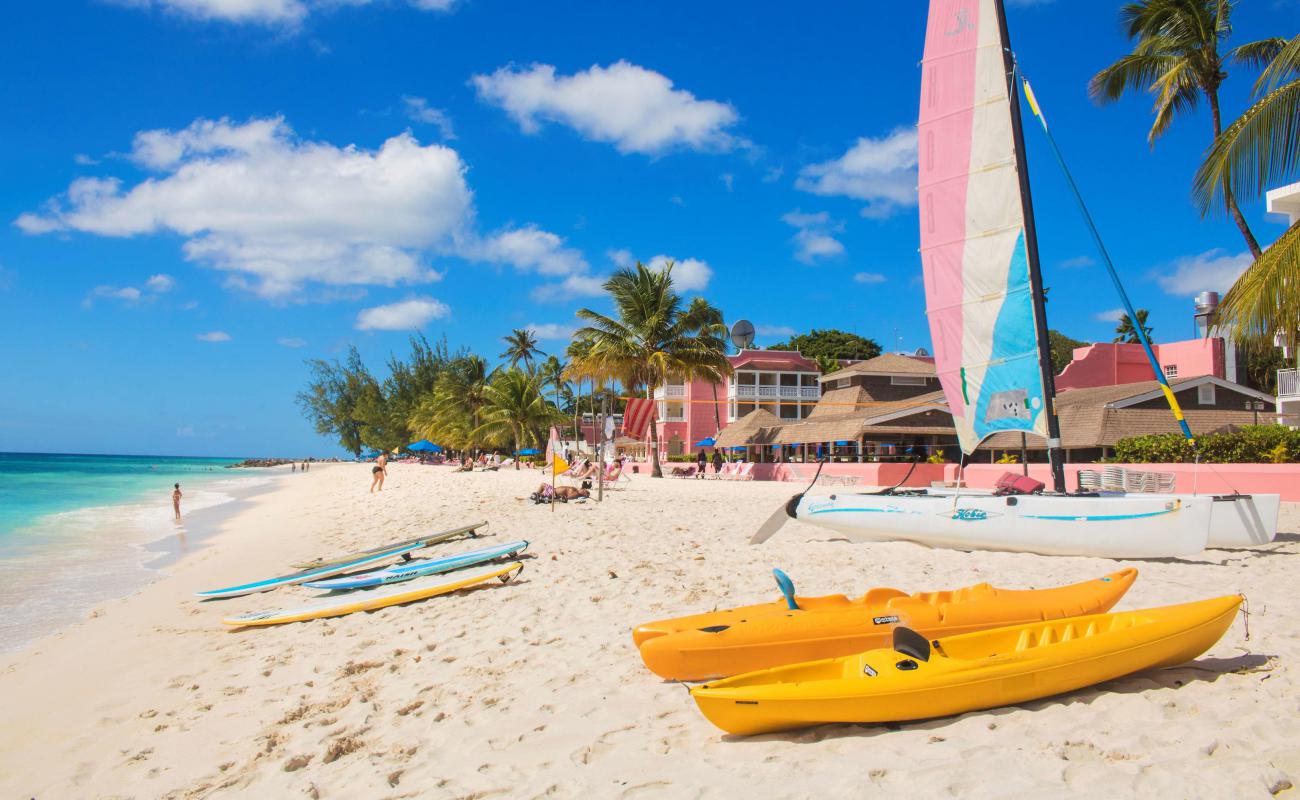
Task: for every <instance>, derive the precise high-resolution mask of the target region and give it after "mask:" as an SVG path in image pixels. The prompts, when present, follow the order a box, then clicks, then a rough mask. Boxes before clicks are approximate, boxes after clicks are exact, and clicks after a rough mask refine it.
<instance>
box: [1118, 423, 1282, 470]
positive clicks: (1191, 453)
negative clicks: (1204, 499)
mask: <svg viewBox="0 0 1300 800" xmlns="http://www.w3.org/2000/svg"><path fill="white" fill-rule="evenodd" d="M1198 455H1199V456H1200V459H1201V461H1205V462H1209V463H1215V464H1281V463H1291V462H1295V461H1300V431H1293V430H1291V429H1290V428H1287V427H1285V426H1282V425H1245V426H1242V428H1241V429H1240V430H1239V431H1233V432H1230V433H1211V434H1207V435H1205V436H1202V437H1200V438H1199V439H1197V440H1196V446H1195V447H1192V445H1191V444H1190V443H1188V441H1187V440H1186V439H1184V438H1183V437H1182V435H1181V434H1177V433H1163V434H1158V435H1154V436H1132V437H1129V438H1127V439H1121V440H1119V442H1117V443H1116V444H1115V458H1114V461H1116V462H1118V463H1122V464H1176V463H1183V462H1189V461H1195V460H1196V456H1198Z"/></svg>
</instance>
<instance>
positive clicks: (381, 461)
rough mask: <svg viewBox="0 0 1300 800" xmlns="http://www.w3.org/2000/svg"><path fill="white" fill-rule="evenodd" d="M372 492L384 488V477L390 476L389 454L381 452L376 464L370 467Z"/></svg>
mask: <svg viewBox="0 0 1300 800" xmlns="http://www.w3.org/2000/svg"><path fill="white" fill-rule="evenodd" d="M370 475H371V476H372V477H371V480H370V493H371V494H374V493H375V492H376V491H380V492H382V491H383V490H384V478H386V477H388V454H387V453H380V454H379V458H376V459H375V465H374V466H373V467H371V468H370Z"/></svg>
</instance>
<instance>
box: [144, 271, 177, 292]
mask: <svg viewBox="0 0 1300 800" xmlns="http://www.w3.org/2000/svg"><path fill="white" fill-rule="evenodd" d="M144 286H145V288H146V289H148V290H149V291H151V292H157V293H158V294H165V293H167V292H170V291H171V290H172V289H175V288H176V279H175V278H173V277H172V276H170V275H168V274H167V273H165V272H160V273H158V274H157V275H150V276H149V278H148V280H146V281H145V282H144Z"/></svg>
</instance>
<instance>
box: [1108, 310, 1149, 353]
mask: <svg viewBox="0 0 1300 800" xmlns="http://www.w3.org/2000/svg"><path fill="white" fill-rule="evenodd" d="M1138 327H1141V328H1142V332H1143V333H1145V334H1146V335H1147V340H1148V341H1150V339H1151V326H1150V325H1147V310H1146V309H1145V308H1139V309H1138V310H1137V326H1134V325H1133V320H1131V319H1129V316H1128V314H1120V315H1119V321H1118V323H1117V324H1116V325H1115V341H1116V342H1122V343H1124V344H1141V343H1142V339H1141V338H1140V337H1139V336H1138Z"/></svg>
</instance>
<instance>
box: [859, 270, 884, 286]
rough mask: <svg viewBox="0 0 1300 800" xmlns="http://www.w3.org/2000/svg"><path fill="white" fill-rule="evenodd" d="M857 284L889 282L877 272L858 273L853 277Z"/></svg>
mask: <svg viewBox="0 0 1300 800" xmlns="http://www.w3.org/2000/svg"><path fill="white" fill-rule="evenodd" d="M853 280H855V281H857V282H858V283H884V282H885V281H887V280H889V279H888V278H886V277H885V276H884V275H882V274H880V273H879V272H859V273H857V274H856V275H854V276H853Z"/></svg>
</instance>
